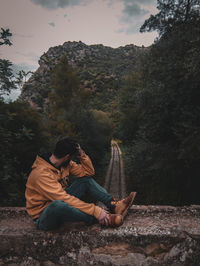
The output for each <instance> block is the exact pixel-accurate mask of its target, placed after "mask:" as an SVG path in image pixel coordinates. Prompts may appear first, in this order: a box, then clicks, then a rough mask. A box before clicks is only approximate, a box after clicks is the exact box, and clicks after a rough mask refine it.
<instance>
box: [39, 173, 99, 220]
mask: <svg viewBox="0 0 200 266" xmlns="http://www.w3.org/2000/svg"><path fill="white" fill-rule="evenodd" d="M35 186H36V187H37V190H38V192H39V193H41V194H42V195H43V196H44V197H45V198H46V199H47V200H50V201H54V200H62V201H64V202H66V203H67V204H69V205H70V206H72V207H74V208H76V209H79V210H80V211H82V212H85V213H87V214H89V215H92V216H94V217H96V218H98V217H99V215H100V214H101V208H100V207H98V206H96V205H95V204H93V203H85V202H84V201H82V200H80V199H78V198H76V197H74V196H71V195H69V194H67V193H66V191H65V190H64V189H63V188H62V186H61V184H60V183H59V182H58V181H57V180H55V176H54V175H53V174H50V173H49V171H47V172H44V173H43V174H42V175H41V174H40V178H37V182H36V184H35Z"/></svg>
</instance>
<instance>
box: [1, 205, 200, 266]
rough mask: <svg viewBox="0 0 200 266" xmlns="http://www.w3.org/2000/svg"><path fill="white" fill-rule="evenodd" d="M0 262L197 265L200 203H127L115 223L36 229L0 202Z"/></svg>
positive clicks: (25, 217) (22, 211)
mask: <svg viewBox="0 0 200 266" xmlns="http://www.w3.org/2000/svg"><path fill="white" fill-rule="evenodd" d="M0 217H1V220H0V265H22V266H23V265H48V266H51V265H131V266H134V265H137V266H138V265H144V266H146V265H174V266H177V265H200V206H194V205H193V206H190V207H172V206H136V205H135V206H133V207H132V208H131V210H130V211H129V214H128V215H127V217H126V219H125V222H124V224H123V225H122V226H121V227H119V228H114V229H113V228H103V227H101V226H99V225H98V224H95V225H92V226H85V225H84V224H82V223H71V224H65V225H64V226H63V227H61V228H60V229H59V230H56V231H51V232H43V231H39V230H37V229H36V228H35V225H34V223H33V222H32V220H31V219H30V218H29V217H28V215H27V214H26V211H25V209H24V208H0Z"/></svg>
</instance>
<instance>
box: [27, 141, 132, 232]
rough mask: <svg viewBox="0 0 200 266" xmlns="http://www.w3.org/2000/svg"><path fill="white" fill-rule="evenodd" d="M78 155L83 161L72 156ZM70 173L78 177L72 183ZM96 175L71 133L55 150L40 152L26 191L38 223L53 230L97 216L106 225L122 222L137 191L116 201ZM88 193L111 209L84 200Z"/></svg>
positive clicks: (90, 222)
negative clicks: (94, 176) (95, 178)
mask: <svg viewBox="0 0 200 266" xmlns="http://www.w3.org/2000/svg"><path fill="white" fill-rule="evenodd" d="M74 155H77V156H78V157H79V159H80V164H77V163H76V162H74V161H73V160H72V157H73V156H74ZM69 175H73V176H75V177H77V179H76V180H75V181H74V182H73V183H72V184H71V185H70V186H69V185H68V178H69ZM93 175H94V168H93V165H92V162H91V160H90V158H89V157H88V155H86V154H85V152H84V151H83V150H82V149H81V147H80V145H79V144H78V143H77V142H76V141H75V140H73V139H72V138H70V137H64V138H62V139H60V140H59V141H58V142H57V143H56V146H55V149H54V151H53V153H52V154H48V153H46V154H43V155H42V156H37V157H36V160H35V162H34V163H33V166H32V171H31V173H30V175H29V177H28V181H27V184H26V192H25V196H26V209H27V212H28V214H29V215H30V216H31V217H32V219H33V220H34V222H35V223H36V225H37V227H38V228H39V229H42V230H52V229H55V228H57V227H58V226H60V225H61V224H63V223H64V222H74V221H84V222H85V223H87V224H92V223H93V222H94V221H95V220H96V219H97V220H98V222H99V223H100V224H102V225H106V226H112V227H115V226H120V225H121V224H122V223H123V220H124V216H125V214H126V212H127V210H128V208H129V207H130V206H131V205H132V203H133V200H134V197H135V195H136V192H131V193H130V195H129V196H128V197H127V198H126V199H123V200H120V201H114V199H113V197H112V195H110V194H109V193H107V191H106V190H105V189H104V188H103V187H101V186H100V185H99V184H98V183H97V182H96V181H95V180H94V179H93V178H92V177H91V176H93ZM88 194H89V195H91V196H92V197H93V198H94V199H96V200H97V201H100V202H102V203H103V204H104V205H105V206H106V207H107V209H108V210H109V211H107V210H104V209H103V208H100V207H99V206H96V205H95V204H94V203H86V202H84V201H82V200H81V199H82V198H83V197H84V196H85V195H88Z"/></svg>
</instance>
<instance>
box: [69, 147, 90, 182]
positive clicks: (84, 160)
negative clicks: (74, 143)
mask: <svg viewBox="0 0 200 266" xmlns="http://www.w3.org/2000/svg"><path fill="white" fill-rule="evenodd" d="M77 152H78V157H79V159H80V164H77V163H75V162H74V161H71V162H70V169H69V172H70V174H72V175H73V176H77V177H82V176H93V175H94V174H95V171H94V167H93V164H92V161H91V160H90V158H89V156H88V155H86V154H85V152H84V151H83V150H82V149H81V147H80V145H79V146H78V148H77Z"/></svg>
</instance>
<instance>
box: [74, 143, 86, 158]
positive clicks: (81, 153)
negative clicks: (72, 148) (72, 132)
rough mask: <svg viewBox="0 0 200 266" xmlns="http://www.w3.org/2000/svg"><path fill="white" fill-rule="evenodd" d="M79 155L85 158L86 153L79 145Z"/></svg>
mask: <svg viewBox="0 0 200 266" xmlns="http://www.w3.org/2000/svg"><path fill="white" fill-rule="evenodd" d="M76 149H77V155H78V156H83V155H85V152H84V150H82V149H81V146H80V145H79V144H78V146H77V148H76Z"/></svg>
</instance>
